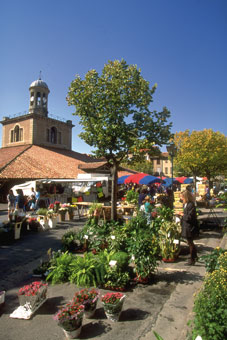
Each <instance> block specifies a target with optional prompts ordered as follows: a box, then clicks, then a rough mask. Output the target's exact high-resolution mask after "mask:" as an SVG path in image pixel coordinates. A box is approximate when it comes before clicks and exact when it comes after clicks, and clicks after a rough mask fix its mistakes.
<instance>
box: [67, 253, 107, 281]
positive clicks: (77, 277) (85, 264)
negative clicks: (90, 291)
mask: <svg viewBox="0 0 227 340" xmlns="http://www.w3.org/2000/svg"><path fill="white" fill-rule="evenodd" d="M105 273H106V268H105V263H103V262H101V261H99V257H98V256H97V255H94V254H93V253H85V254H84V256H83V257H81V256H77V257H76V260H75V261H74V262H73V263H72V264H71V276H70V278H69V280H70V282H71V283H75V284H76V285H77V286H84V287H91V286H94V287H96V286H97V284H100V283H103V282H104V275H105Z"/></svg>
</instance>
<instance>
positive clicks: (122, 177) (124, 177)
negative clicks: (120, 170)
mask: <svg viewBox="0 0 227 340" xmlns="http://www.w3.org/2000/svg"><path fill="white" fill-rule="evenodd" d="M129 176H130V175H124V176H121V177H119V178H118V180H117V184H124V181H125V179H126V178H128V177H129Z"/></svg>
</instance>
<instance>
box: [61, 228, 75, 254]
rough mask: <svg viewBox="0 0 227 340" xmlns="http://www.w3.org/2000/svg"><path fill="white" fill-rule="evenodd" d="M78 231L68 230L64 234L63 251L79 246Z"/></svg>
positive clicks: (62, 240)
mask: <svg viewBox="0 0 227 340" xmlns="http://www.w3.org/2000/svg"><path fill="white" fill-rule="evenodd" d="M76 238H77V233H76V232H75V231H74V230H70V231H67V233H65V234H64V235H63V236H62V239H61V242H62V250H63V251H67V250H68V251H73V250H75V249H76V248H77V242H76Z"/></svg>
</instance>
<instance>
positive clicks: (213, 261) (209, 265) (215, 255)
mask: <svg viewBox="0 0 227 340" xmlns="http://www.w3.org/2000/svg"><path fill="white" fill-rule="evenodd" d="M225 252H227V251H226V250H224V249H222V248H220V247H217V248H215V249H213V250H212V252H211V253H210V254H207V255H203V256H200V257H199V260H201V261H202V262H205V268H206V271H207V272H208V273H212V272H213V271H214V270H215V269H217V268H218V266H219V261H218V260H219V257H220V255H221V254H224V253H225Z"/></svg>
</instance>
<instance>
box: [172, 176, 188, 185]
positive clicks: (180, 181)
mask: <svg viewBox="0 0 227 340" xmlns="http://www.w3.org/2000/svg"><path fill="white" fill-rule="evenodd" d="M186 178H187V177H185V176H182V177H176V178H175V180H177V181H178V182H179V183H181V184H183V183H184V181H185V180H186Z"/></svg>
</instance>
